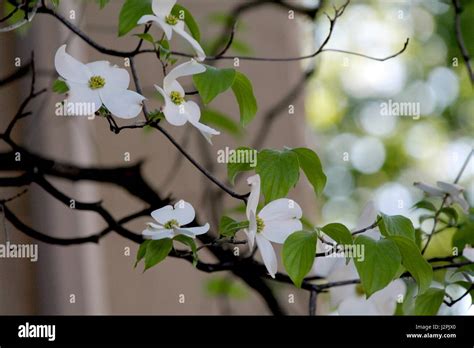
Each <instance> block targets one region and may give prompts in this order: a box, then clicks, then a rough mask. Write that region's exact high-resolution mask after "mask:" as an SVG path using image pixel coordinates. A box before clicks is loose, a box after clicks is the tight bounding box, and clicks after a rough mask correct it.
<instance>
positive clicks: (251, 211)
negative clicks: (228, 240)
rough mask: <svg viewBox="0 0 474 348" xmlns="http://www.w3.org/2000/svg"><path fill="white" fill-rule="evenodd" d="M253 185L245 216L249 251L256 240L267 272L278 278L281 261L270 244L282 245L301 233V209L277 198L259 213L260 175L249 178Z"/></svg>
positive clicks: (295, 204)
mask: <svg viewBox="0 0 474 348" xmlns="http://www.w3.org/2000/svg"><path fill="white" fill-rule="evenodd" d="M247 182H248V184H249V185H250V186H251V190H250V196H249V198H248V202H247V209H246V215H247V219H248V220H249V227H248V229H246V230H245V233H246V234H247V238H248V243H249V248H250V249H251V250H252V249H253V246H254V243H255V241H257V246H258V250H259V251H260V254H261V255H262V260H263V263H264V264H265V267H266V268H267V271H268V273H269V274H270V275H271V276H272V277H273V278H275V274H276V272H277V270H278V261H277V257H276V254H275V250H273V246H272V244H271V243H270V242H274V243H278V244H283V243H284V242H285V240H286V238H288V236H289V235H290V234H292V233H293V232H296V231H300V230H302V228H303V226H302V224H301V221H300V220H299V219H301V216H302V215H303V213H302V211H301V208H300V206H299V205H298V204H297V203H296V202H294V201H292V200H290V199H286V198H280V199H276V200H274V201H272V202H270V203H268V204H267V205H266V206H265V207H263V208H262V210H260V212H259V213H258V214H257V207H258V201H259V198H260V175H258V174H256V175H253V176H251V177H249V178H248V179H247Z"/></svg>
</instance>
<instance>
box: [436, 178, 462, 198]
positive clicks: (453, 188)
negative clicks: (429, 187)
mask: <svg viewBox="0 0 474 348" xmlns="http://www.w3.org/2000/svg"><path fill="white" fill-rule="evenodd" d="M436 185H438V187H439V188H440V189H441V190H443V191H444V192H446V193H449V194H450V195H452V196H456V195H459V194H460V193H462V192H463V191H464V188H463V187H462V186H459V185H457V184H451V183H449V182H444V181H438V182H436Z"/></svg>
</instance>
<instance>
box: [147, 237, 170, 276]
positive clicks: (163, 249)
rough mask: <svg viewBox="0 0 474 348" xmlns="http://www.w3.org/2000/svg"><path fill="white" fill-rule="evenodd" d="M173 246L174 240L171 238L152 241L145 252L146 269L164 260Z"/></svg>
mask: <svg viewBox="0 0 474 348" xmlns="http://www.w3.org/2000/svg"><path fill="white" fill-rule="evenodd" d="M172 247H173V241H172V240H171V239H170V238H164V239H160V240H152V241H150V243H148V246H147V248H146V253H145V271H146V270H147V269H149V268H150V267H153V266H155V265H157V264H158V263H160V262H161V261H163V260H164V259H165V258H166V256H168V254H169V253H170V251H171V248H172Z"/></svg>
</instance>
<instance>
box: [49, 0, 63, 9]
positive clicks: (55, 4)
mask: <svg viewBox="0 0 474 348" xmlns="http://www.w3.org/2000/svg"><path fill="white" fill-rule="evenodd" d="M49 1H50V2H51V4H52V5H53V6H54V8H58V6H59V1H60V0H49Z"/></svg>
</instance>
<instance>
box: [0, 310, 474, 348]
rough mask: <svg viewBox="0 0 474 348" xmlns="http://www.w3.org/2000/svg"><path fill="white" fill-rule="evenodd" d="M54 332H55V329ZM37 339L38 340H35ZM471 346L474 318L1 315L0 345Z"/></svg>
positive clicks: (473, 338)
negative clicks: (382, 344)
mask: <svg viewBox="0 0 474 348" xmlns="http://www.w3.org/2000/svg"><path fill="white" fill-rule="evenodd" d="M53 328H54V330H53ZM38 336H41V337H38ZM229 343H232V344H241V345H244V346H245V345H248V344H257V345H262V344H276V343H278V344H285V345H289V346H291V347H295V346H297V344H308V345H310V346H313V347H314V346H319V345H320V344H324V345H333V344H334V345H351V346H353V345H356V344H364V345H367V344H377V345H379V346H380V344H381V343H384V344H397V345H398V344H411V345H413V344H414V345H417V346H418V345H426V346H430V347H433V346H437V345H446V344H447V345H449V346H451V347H453V346H461V345H462V346H469V347H472V346H473V344H474V317H472V316H469V317H467V316H465V317H461V316H454V317H452V316H449V317H448V316H444V317H341V316H324V317H296V316H288V317H258V316H227V317H222V316H200V317H196V316H1V317H0V347H1V348H8V347H11V346H13V345H21V346H24V345H30V344H31V345H34V346H35V347H38V346H44V345H55V344H62V345H65V344H88V345H91V344H128V345H131V346H138V345H144V344H159V345H163V344H165V345H168V344H171V345H173V344H185V345H193V344H194V345H195V344H206V345H209V344H220V345H223V344H229Z"/></svg>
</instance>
